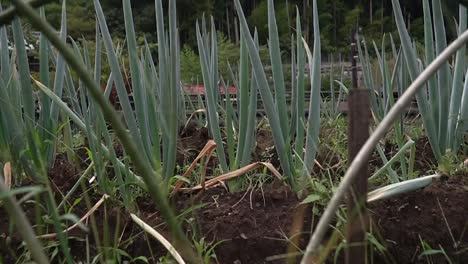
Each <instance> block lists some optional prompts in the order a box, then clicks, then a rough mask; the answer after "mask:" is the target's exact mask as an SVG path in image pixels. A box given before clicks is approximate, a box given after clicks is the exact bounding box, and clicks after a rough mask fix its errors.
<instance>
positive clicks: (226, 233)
mask: <svg viewBox="0 0 468 264" xmlns="http://www.w3.org/2000/svg"><path fill="white" fill-rule="evenodd" d="M207 139H208V133H207V131H206V130H205V129H204V128H202V129H196V128H193V127H188V129H187V130H185V132H184V134H182V135H181V143H180V145H179V150H180V151H179V154H178V157H179V158H178V160H179V162H180V163H181V164H184V161H185V164H186V161H187V160H190V159H193V158H194V156H196V153H197V152H198V151H199V150H200V149H201V148H203V146H204V142H206V140H207ZM257 141H258V144H257V151H256V152H257V153H255V157H257V158H258V159H261V158H262V157H265V155H267V154H265V152H268V151H269V146H271V144H272V142H271V138H270V137H269V133H268V131H267V130H265V131H262V132H260V133H258V135H257ZM417 145H418V148H424V147H425V146H426V145H425V144H424V140H420V141H418V144H417ZM119 149H120V147H119V146H117V147H116V150H117V153H119V152H120V153H121V150H120V151H119ZM391 149H392V148H391V147H386V151H391ZM187 150H190V151H187ZM80 152H82V151H80ZM81 154H84V153H81ZM267 156H268V155H267ZM83 157H84V155H83ZM423 159H424V160H423ZM427 159H431V158H430V157H420V158H419V160H418V161H417V164H420V165H422V164H427ZM418 162H419V163H418ZM84 165H85V164H84V162H83V164H82V167H84ZM82 169H83V168H77V167H76V166H74V165H72V164H71V163H70V162H68V161H67V160H66V159H65V156H64V155H58V156H57V159H56V162H55V164H54V167H53V169H51V170H50V171H49V176H50V178H51V180H52V183H53V188H54V190H55V192H56V199H57V200H60V199H61V195H60V193H66V192H67V191H68V190H70V188H71V187H72V186H73V184H74V183H75V181H76V180H77V177H78V175H80V171H82ZM419 169H420V170H423V168H422V167H420V168H419ZM467 179H468V175H461V174H460V175H456V176H452V177H450V178H444V179H442V180H441V181H439V182H436V183H434V184H432V185H430V186H428V187H426V188H425V189H423V190H419V191H416V192H413V193H409V194H406V195H401V196H397V197H394V198H392V199H389V200H385V201H380V202H376V203H374V204H371V206H370V210H371V213H370V215H371V217H372V219H373V230H374V231H375V232H374V233H375V235H376V237H378V238H379V241H380V243H382V244H384V245H386V246H387V248H388V254H387V255H386V256H376V257H375V258H376V260H378V261H379V262H380V261H381V262H389V263H392V262H393V263H419V262H420V263H427V259H426V258H425V257H423V258H419V255H420V254H421V253H422V252H423V248H422V244H421V240H420V238H421V239H422V240H423V241H424V242H426V243H428V244H429V245H430V246H431V247H432V248H433V249H440V248H439V246H440V247H442V248H443V249H444V250H445V252H446V253H447V254H448V255H449V256H450V258H451V259H452V260H455V261H458V263H467V262H468V251H467V250H466V248H467V247H468V217H467V216H468V215H467V213H466V212H468V203H467V201H468V189H467V187H466V186H467V184H468V180H467ZM81 193H82V192H81V191H78V192H77V193H76V194H75V197H73V198H72V199H70V201H74V200H75V199H76V198H79V197H80V196H81ZM88 194H90V198H91V199H90V200H91V201H89V202H90V204H91V205H93V204H94V203H96V202H97V201H98V200H99V199H100V198H101V197H102V194H99V193H97V192H95V191H94V190H93V189H91V191H90V192H88ZM172 202H173V205H174V207H175V208H177V210H178V211H179V213H182V212H189V213H187V214H185V215H184V217H183V226H184V229H185V230H186V232H187V234H189V237H192V236H193V237H194V241H198V242H199V241H200V239H201V238H202V237H203V238H204V240H205V241H206V242H218V241H222V242H221V243H220V244H219V245H217V246H216V248H215V252H216V256H217V260H218V262H219V263H285V259H284V257H281V255H282V254H285V253H287V252H288V250H289V252H291V250H292V251H294V250H297V248H296V247H295V246H297V247H300V248H302V249H303V248H304V247H305V245H306V242H307V241H308V238H309V234H310V229H311V226H313V225H314V223H316V222H317V219H318V218H317V217H314V218H313V217H312V216H311V209H310V207H307V206H305V205H301V204H300V200H298V199H297V198H296V196H295V194H294V193H293V192H292V191H291V190H290V189H289V188H288V187H286V186H284V185H282V184H280V183H277V182H275V183H269V184H265V185H264V186H263V187H262V188H256V189H248V190H243V191H241V192H238V193H229V192H226V190H225V189H224V188H223V187H216V188H213V189H209V190H207V191H206V192H203V193H190V194H188V193H181V194H178V195H176V196H175V197H173V199H172ZM439 202H440V206H439ZM135 204H136V206H137V207H138V208H137V211H138V213H137V214H138V215H139V217H140V218H141V219H142V220H143V221H145V222H146V223H148V224H149V225H151V226H153V227H155V228H156V229H157V230H158V231H160V232H161V233H162V234H163V235H165V237H167V238H168V239H170V235H169V233H167V231H166V226H165V225H164V221H163V219H162V218H161V217H160V215H159V214H158V212H157V210H156V207H155V206H154V204H153V203H152V201H151V200H150V199H149V198H148V197H146V196H140V197H139V198H138V199H137V201H136V203H135ZM199 205H203V207H201V208H200V206H199ZM23 207H24V209H25V211H26V214H27V215H28V217H29V219H30V220H31V222H34V221H35V220H34V219H35V218H34V217H35V211H34V206H33V204H32V203H24V204H23ZM86 208H89V206H86V203H85V202H81V203H79V204H78V205H77V206H76V207H75V208H74V209H73V213H74V214H76V215H77V216H78V217H81V216H83V215H85V214H86V213H87V211H88V209H86ZM188 209H193V210H190V211H187V210H188ZM442 211H443V213H442ZM93 217H94V221H95V223H96V225H97V228H98V230H104V229H105V228H108V229H109V232H110V234H112V235H111V237H113V234H114V230H116V229H117V230H119V231H118V234H119V236H118V237H117V240H116V241H118V244H119V248H120V249H122V250H124V251H125V252H127V253H128V254H130V255H131V256H132V257H139V256H146V257H147V258H148V259H149V261H150V262H151V263H153V262H156V260H158V259H159V258H160V257H162V256H165V255H166V254H167V252H166V250H165V249H164V248H163V247H162V246H161V245H160V244H159V242H157V241H156V240H154V239H153V238H150V237H148V236H147V235H146V234H145V233H144V232H143V231H142V229H141V228H140V227H138V226H137V225H136V224H134V223H133V222H132V220H131V219H130V217H129V212H126V210H125V209H124V208H123V207H122V206H121V205H119V202H117V201H113V200H111V199H108V200H107V201H106V202H105V203H103V205H101V206H100V207H99V208H98V210H97V211H96V212H94V214H93ZM90 219H92V218H90ZM105 219H107V220H105ZM106 221H107V224H105V223H106ZM89 223H91V222H89ZM70 225H71V224H70ZM11 226H12V223H11V222H10V219H9V217H8V215H7V214H6V212H5V211H4V209H3V208H0V254H1V256H2V259H3V261H4V263H13V262H14V260H16V259H18V258H19V257H20V255H21V254H22V253H23V251H22V249H21V248H19V246H20V243H21V238H20V236H19V234H17V232H16V231H14V230H13V232H11V229H10V227H11ZM449 229H450V232H449ZM50 230H52V228H51V229H50ZM100 235H102V232H100ZM452 235H453V238H454V239H455V242H456V244H457V246H456V248H454V243H453V240H452ZM87 236H88V238H89V243H90V254H91V256H94V255H93V254H95V253H96V252H97V251H96V245H97V244H96V241H95V239H94V236H93V233H92V231H90V232H89V233H85V232H84V231H82V230H80V229H79V228H76V229H74V230H73V231H71V232H70V233H69V237H70V248H71V250H72V255H73V256H74V257H75V259H76V260H77V261H78V260H85V256H86V250H87V248H86V242H85V241H86V240H85V238H86V237H87ZM44 241H45V242H44V243H48V242H49V243H48V244H49V245H53V243H52V242H53V241H54V239H48V240H44ZM102 242H103V241H102V237H101V238H100V243H102ZM342 252H343V251H341V253H342ZM430 258H432V260H433V261H435V262H434V263H442V262H443V261H444V257H443V255H441V254H438V255H435V256H430ZM331 259H333V258H330V261H331ZM338 259H342V257H339V258H338ZM267 261H268V262H267ZM297 261H298V260H296V259H294V260H293V261H292V262H291V263H296V262H297Z"/></svg>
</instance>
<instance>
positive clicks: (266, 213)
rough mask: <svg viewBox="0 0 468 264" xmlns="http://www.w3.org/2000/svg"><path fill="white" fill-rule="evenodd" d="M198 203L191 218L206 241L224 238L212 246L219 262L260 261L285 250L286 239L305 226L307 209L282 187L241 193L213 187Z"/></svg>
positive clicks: (301, 242)
mask: <svg viewBox="0 0 468 264" xmlns="http://www.w3.org/2000/svg"><path fill="white" fill-rule="evenodd" d="M200 202H201V203H204V204H206V205H205V206H204V207H203V208H202V209H199V210H197V211H195V214H194V216H193V217H194V219H195V221H196V224H197V225H198V226H199V227H200V231H201V233H202V234H204V236H205V237H206V239H207V240H208V241H224V242H222V243H221V244H220V245H219V246H217V248H216V249H215V251H216V255H217V257H218V260H219V263H252V264H254V263H264V262H265V260H266V258H268V257H272V256H275V255H278V254H284V253H286V252H287V246H288V239H290V238H291V237H293V236H294V235H298V234H299V232H300V231H301V227H302V226H307V225H304V219H307V217H305V218H304V217H303V216H304V215H303V214H304V213H305V210H307V209H306V208H305V206H301V205H298V202H299V201H298V200H297V198H296V196H295V194H294V193H292V192H291V191H290V190H289V189H288V188H287V187H284V186H275V185H269V186H266V187H265V188H264V189H263V190H256V191H247V192H241V193H228V192H226V191H225V190H224V189H221V188H216V189H211V190H208V191H207V192H206V193H204V194H203V196H202V197H201V199H200V200H199V203H200ZM295 217H296V218H295ZM296 238H298V239H299V236H298V237H296ZM296 243H298V245H299V244H303V243H304V241H303V240H302V241H299V242H296ZM283 262H284V261H283ZM283 262H270V263H283Z"/></svg>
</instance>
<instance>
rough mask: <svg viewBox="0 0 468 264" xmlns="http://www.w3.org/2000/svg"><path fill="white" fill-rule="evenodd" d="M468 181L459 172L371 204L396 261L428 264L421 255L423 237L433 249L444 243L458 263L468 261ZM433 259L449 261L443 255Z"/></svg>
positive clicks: (451, 256)
mask: <svg viewBox="0 0 468 264" xmlns="http://www.w3.org/2000/svg"><path fill="white" fill-rule="evenodd" d="M467 184H468V175H458V176H455V177H452V178H449V179H445V180H442V181H440V182H437V183H433V184H432V185H430V186H428V187H426V188H425V189H423V190H419V191H415V192H412V193H409V194H405V195H401V196H398V197H396V198H394V199H389V200H385V201H381V202H378V203H376V204H374V205H372V207H371V215H372V217H373V220H374V222H375V225H376V227H377V228H378V229H379V231H380V234H381V236H382V237H383V238H385V240H386V244H387V248H388V250H389V252H390V254H391V255H393V257H394V261H395V263H428V262H427V259H426V258H425V257H422V258H419V256H420V254H421V253H422V252H423V251H424V249H423V248H422V243H421V240H420V239H422V240H423V241H425V242H427V243H428V244H429V245H430V246H431V247H432V248H433V249H437V250H438V249H440V247H439V246H441V247H442V248H443V249H444V250H445V251H446V252H447V254H448V255H449V256H450V258H451V259H452V261H454V262H455V263H468V189H467ZM439 202H440V206H439ZM444 216H445V217H444ZM445 219H446V221H447V223H446V222H445ZM452 235H453V239H452ZM454 240H455V241H454ZM454 242H455V244H456V245H457V246H456V247H454ZM432 260H433V261H434V262H433V263H446V261H445V258H444V257H443V256H442V255H435V256H432Z"/></svg>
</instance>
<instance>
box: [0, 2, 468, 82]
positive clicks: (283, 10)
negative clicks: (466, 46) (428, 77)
mask: <svg viewBox="0 0 468 264" xmlns="http://www.w3.org/2000/svg"><path fill="white" fill-rule="evenodd" d="M176 1H177V12H178V25H179V29H180V40H181V43H182V44H181V50H182V53H181V67H182V78H183V79H184V80H185V81H187V82H192V83H193V82H196V79H197V77H200V78H201V71H200V67H199V65H198V64H199V63H195V62H198V61H199V59H198V55H197V53H198V50H197V45H196V34H195V23H196V22H197V20H200V19H201V17H202V16H203V15H205V17H206V18H208V19H209V17H210V16H213V17H214V21H216V29H217V30H218V31H219V34H218V36H219V42H220V43H221V45H220V52H221V54H223V55H225V56H220V60H222V61H220V62H219V63H220V68H221V69H220V70H221V73H222V75H223V76H228V75H229V73H228V66H227V62H228V61H229V62H230V63H231V64H235V62H236V61H237V58H238V51H239V48H238V45H237V44H238V41H239V40H238V37H236V36H237V35H238V33H236V32H238V26H237V23H238V20H237V17H236V12H235V10H234V6H233V1H230V0H176ZM1 2H2V3H4V4H7V3H8V2H9V1H5V0H2V1H1ZM60 2H61V1H56V2H53V3H50V4H48V5H47V6H46V16H47V19H48V20H49V21H50V22H51V23H52V24H53V25H55V26H56V27H57V28H58V25H59V23H60V10H61V4H60ZM164 2H165V3H164V4H165V5H167V3H168V1H164ZM400 2H401V6H402V9H403V14H404V16H405V17H406V19H407V21H408V22H409V23H408V24H409V30H410V32H411V35H412V36H415V37H416V41H418V42H422V41H423V38H424V32H423V17H422V0H412V1H400ZM467 2H468V0H450V1H442V5H443V7H442V8H443V9H444V15H445V20H446V21H450V22H451V21H453V19H454V18H455V17H457V16H458V13H457V10H458V4H460V3H461V4H464V5H466V4H467ZM241 3H242V5H243V8H244V11H245V14H246V16H247V17H248V20H249V21H248V22H249V25H250V27H251V29H252V30H253V29H254V28H256V29H257V30H258V35H259V39H260V44H261V45H266V44H267V36H268V27H267V1H266V0H241ZM101 4H102V6H103V9H104V10H105V15H106V19H107V24H108V26H109V28H110V29H111V31H112V32H111V33H112V36H113V37H114V38H117V39H120V40H122V41H123V40H124V36H125V29H124V22H123V17H124V16H123V10H122V1H121V0H101ZM132 7H133V10H134V20H135V27H136V30H137V36H138V37H139V41H140V43H143V41H144V38H146V39H147V40H148V42H149V43H155V42H156V23H155V12H154V0H135V1H132ZM296 7H297V10H299V12H300V13H301V18H302V20H303V25H304V26H303V31H304V32H303V35H304V36H305V38H306V40H308V42H309V43H311V38H312V27H311V24H312V23H311V22H312V17H311V16H312V0H275V8H276V19H277V24H278V31H279V34H280V40H281V43H280V44H281V46H282V47H281V48H282V50H283V51H284V54H283V55H284V56H283V58H284V59H285V61H287V60H289V59H290V56H289V50H290V46H291V35H292V34H294V30H295V29H294V27H295V26H294V24H295V22H294V21H295V20H294V19H295V16H296ZM165 8H166V10H167V6H166V7H165ZM318 8H319V10H318V11H319V12H318V13H319V16H320V19H319V20H320V27H321V44H322V52H323V53H324V54H325V55H326V54H338V53H345V54H347V53H348V52H349V42H350V35H351V32H352V31H353V30H354V29H356V28H357V27H359V28H360V29H361V33H362V34H364V35H365V36H366V39H367V40H368V41H371V40H375V41H376V42H377V43H380V39H381V38H382V35H383V33H392V35H393V36H394V37H395V38H398V34H396V28H395V26H394V25H395V23H394V22H393V16H392V8H391V2H390V1H386V0H318ZM67 10H68V33H69V35H70V36H71V37H73V38H74V39H80V38H83V37H84V38H86V39H87V40H93V39H94V36H95V24H94V23H95V19H94V14H95V12H94V5H93V1H90V0H73V1H70V0H69V1H67ZM453 25H454V24H453V23H446V27H447V31H448V32H447V34H448V37H449V38H454V36H455V35H456V28H455V27H454V26H453ZM153 47H154V48H156V45H153ZM155 50H156V49H155ZM265 56H268V54H267V53H265ZM231 58H232V60H230V59H231ZM323 58H325V59H326V58H327V56H323ZM190 80H191V81H190Z"/></svg>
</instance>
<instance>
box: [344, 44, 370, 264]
mask: <svg viewBox="0 0 468 264" xmlns="http://www.w3.org/2000/svg"><path fill="white" fill-rule="evenodd" d="M352 43H353V44H352V45H351V54H352V58H351V59H352V67H353V68H352V79H353V80H352V82H353V89H351V91H350V94H349V97H348V106H349V112H348V113H349V114H348V118H349V124H348V160H349V163H351V161H352V160H353V159H354V157H355V156H356V154H357V153H358V152H359V150H360V149H361V147H362V146H363V145H364V143H365V142H366V140H367V138H368V137H369V124H370V116H371V113H370V100H369V99H370V97H369V90H367V89H366V90H364V89H359V88H358V80H357V69H356V60H357V54H356V53H357V52H356V40H355V36H354V35H353V42H352ZM358 174H359V175H360V176H359V178H358V179H357V180H356V182H355V183H354V184H353V185H352V187H351V190H350V192H349V193H348V197H347V212H348V224H347V230H346V241H347V244H348V247H347V248H346V251H345V259H346V263H347V264H351V263H366V232H367V230H368V222H369V221H368V215H367V211H366V198H367V179H368V166H367V165H366V166H364V167H363V168H362V169H361V170H360V171H359V172H358Z"/></svg>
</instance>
